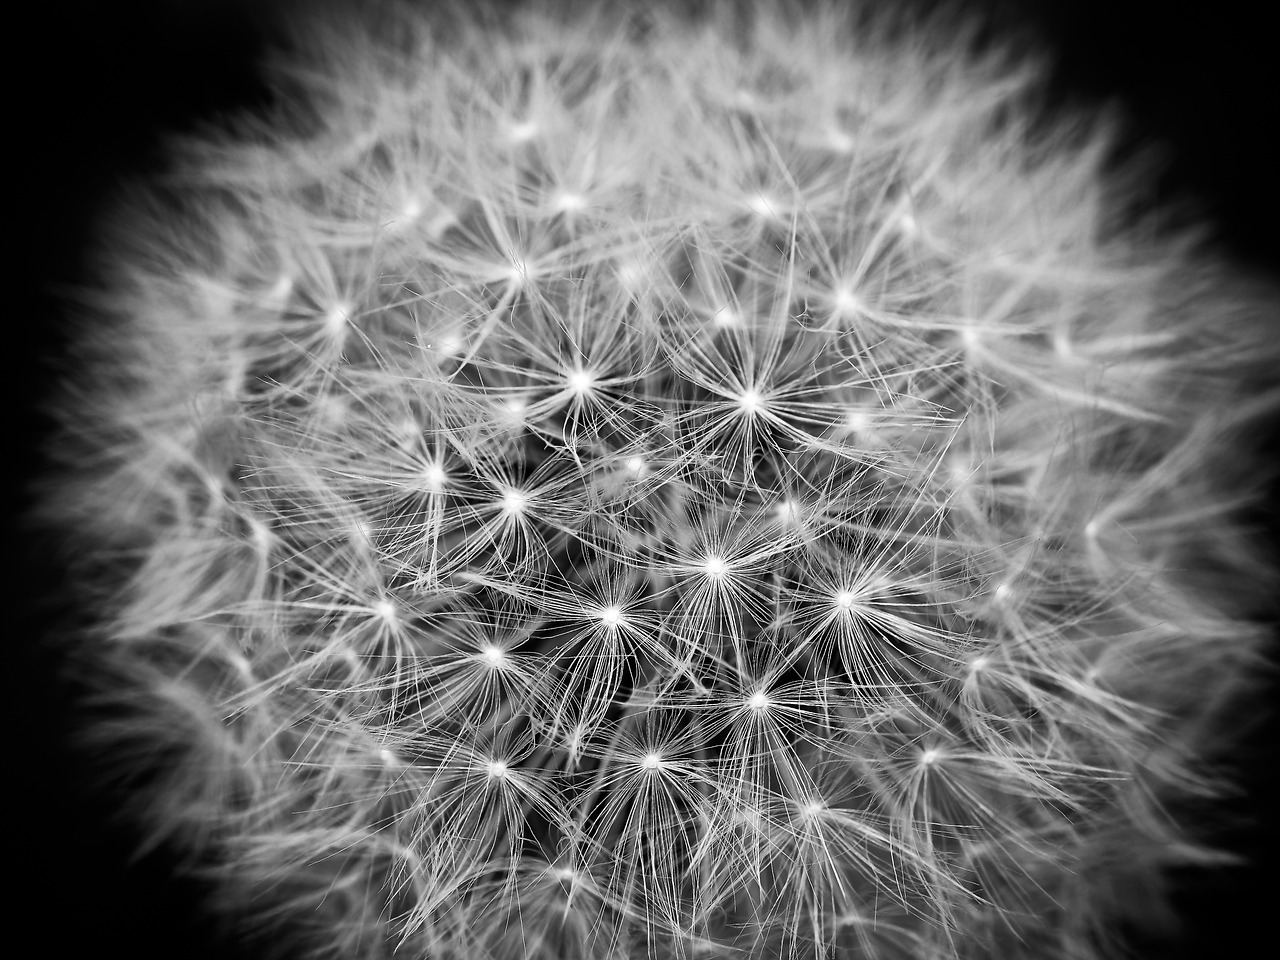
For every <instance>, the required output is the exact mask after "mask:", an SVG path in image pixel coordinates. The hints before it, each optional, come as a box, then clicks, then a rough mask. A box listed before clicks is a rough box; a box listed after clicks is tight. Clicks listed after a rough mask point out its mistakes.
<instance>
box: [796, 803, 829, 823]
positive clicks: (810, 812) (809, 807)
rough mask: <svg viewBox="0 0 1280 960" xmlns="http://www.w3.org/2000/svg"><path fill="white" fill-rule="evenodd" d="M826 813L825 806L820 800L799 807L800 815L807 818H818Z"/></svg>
mask: <svg viewBox="0 0 1280 960" xmlns="http://www.w3.org/2000/svg"><path fill="white" fill-rule="evenodd" d="M826 812H827V805H826V804H825V803H823V802H822V801H821V800H810V801H808V802H806V803H805V804H803V805H802V806H801V807H800V813H801V814H802V815H803V816H804V817H806V818H808V819H812V818H814V817H820V816H822V815H823V814H824V813H826Z"/></svg>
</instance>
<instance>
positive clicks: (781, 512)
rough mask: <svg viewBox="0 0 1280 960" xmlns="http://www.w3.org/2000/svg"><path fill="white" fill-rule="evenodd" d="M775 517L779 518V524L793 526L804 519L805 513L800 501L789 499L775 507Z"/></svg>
mask: <svg viewBox="0 0 1280 960" xmlns="http://www.w3.org/2000/svg"><path fill="white" fill-rule="evenodd" d="M773 515H774V516H775V517H776V518H777V520H778V522H779V523H783V524H788V525H792V524H796V523H798V522H799V521H800V520H801V519H802V518H803V511H802V509H801V507H800V503H799V502H798V501H796V500H792V499H787V500H783V501H782V502H781V503H780V504H778V505H777V506H776V507H774V510H773Z"/></svg>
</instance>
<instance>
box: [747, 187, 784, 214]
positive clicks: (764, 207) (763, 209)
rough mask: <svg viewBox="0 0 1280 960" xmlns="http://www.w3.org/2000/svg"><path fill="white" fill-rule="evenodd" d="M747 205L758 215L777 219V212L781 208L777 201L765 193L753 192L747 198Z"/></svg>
mask: <svg viewBox="0 0 1280 960" xmlns="http://www.w3.org/2000/svg"><path fill="white" fill-rule="evenodd" d="M747 206H748V207H750V208H751V210H752V212H754V213H755V214H756V216H758V217H761V218H762V219H765V220H777V219H778V215H777V213H776V212H775V211H776V210H778V209H779V207H778V204H777V201H776V200H774V199H772V198H771V197H768V196H766V195H765V194H763V193H753V194H751V195H750V196H749V197H748V198H747Z"/></svg>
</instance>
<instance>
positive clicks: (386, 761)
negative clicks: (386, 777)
mask: <svg viewBox="0 0 1280 960" xmlns="http://www.w3.org/2000/svg"><path fill="white" fill-rule="evenodd" d="M378 759H380V760H381V761H382V764H383V766H385V767H390V768H395V767H399V766H403V764H401V762H400V758H399V757H397V756H396V755H395V753H393V752H392V751H391V750H389V749H388V748H387V747H383V748H382V749H381V750H379V751H378Z"/></svg>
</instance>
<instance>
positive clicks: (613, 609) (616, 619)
mask: <svg viewBox="0 0 1280 960" xmlns="http://www.w3.org/2000/svg"><path fill="white" fill-rule="evenodd" d="M597 616H598V617H599V618H600V622H601V623H603V624H604V625H605V626H607V627H616V626H619V625H620V624H621V623H622V620H623V617H622V608H621V607H619V606H616V605H615V606H609V607H601V608H600V611H599V613H598V614H597Z"/></svg>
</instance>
